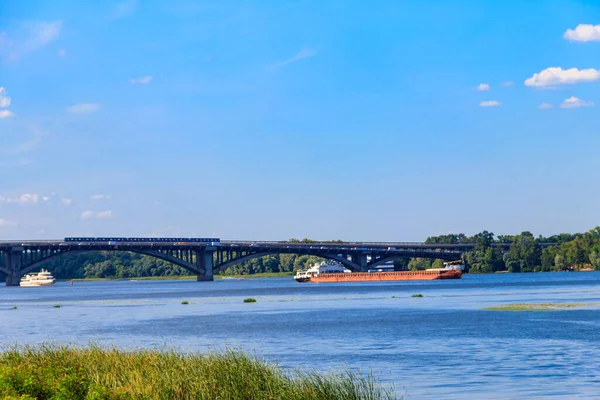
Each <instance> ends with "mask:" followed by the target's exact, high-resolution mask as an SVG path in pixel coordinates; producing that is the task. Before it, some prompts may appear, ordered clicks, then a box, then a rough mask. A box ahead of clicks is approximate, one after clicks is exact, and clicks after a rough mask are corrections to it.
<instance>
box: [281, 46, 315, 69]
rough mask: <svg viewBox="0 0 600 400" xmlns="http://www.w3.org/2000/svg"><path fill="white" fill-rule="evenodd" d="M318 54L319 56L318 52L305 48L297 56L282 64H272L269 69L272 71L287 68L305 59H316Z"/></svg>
mask: <svg viewBox="0 0 600 400" xmlns="http://www.w3.org/2000/svg"><path fill="white" fill-rule="evenodd" d="M316 54H317V51H316V50H312V49H307V48H304V49H302V50H300V51H299V52H298V53H297V54H296V55H295V56H293V57H291V58H288V59H287V60H285V61H282V62H279V63H276V64H272V65H270V66H269V68H271V69H277V68H282V67H285V66H286V65H288V64H291V63H294V62H296V61H300V60H304V59H305V58H311V57H314V56H315V55H316Z"/></svg>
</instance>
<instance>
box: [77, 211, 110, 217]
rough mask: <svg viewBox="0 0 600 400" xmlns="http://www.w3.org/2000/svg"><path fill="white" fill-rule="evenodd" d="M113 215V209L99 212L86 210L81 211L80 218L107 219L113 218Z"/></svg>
mask: <svg viewBox="0 0 600 400" xmlns="http://www.w3.org/2000/svg"><path fill="white" fill-rule="evenodd" d="M112 216H113V212H112V210H106V211H98V212H94V211H84V212H82V213H81V215H80V218H81V219H106V218H111V217H112Z"/></svg>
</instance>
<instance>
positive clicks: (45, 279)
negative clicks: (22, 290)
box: [20, 269, 56, 287]
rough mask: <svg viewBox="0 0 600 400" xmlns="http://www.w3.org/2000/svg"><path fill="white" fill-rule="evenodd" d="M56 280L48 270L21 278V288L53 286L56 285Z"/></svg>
mask: <svg viewBox="0 0 600 400" xmlns="http://www.w3.org/2000/svg"><path fill="white" fill-rule="evenodd" d="M55 281H56V279H54V277H53V276H52V274H51V273H50V272H48V271H46V270H44V269H43V270H42V271H41V272H38V273H37V274H26V275H25V276H24V277H22V278H21V283H20V286H22V287H35V286H51V285H54V282H55Z"/></svg>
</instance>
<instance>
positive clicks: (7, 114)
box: [0, 110, 15, 119]
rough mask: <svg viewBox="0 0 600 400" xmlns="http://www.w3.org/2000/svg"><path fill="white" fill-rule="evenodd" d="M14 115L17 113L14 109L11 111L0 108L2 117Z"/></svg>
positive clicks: (0, 117)
mask: <svg viewBox="0 0 600 400" xmlns="http://www.w3.org/2000/svg"><path fill="white" fill-rule="evenodd" d="M13 115H15V113H14V112H12V111H9V110H0V119H4V118H10V117H12V116H13Z"/></svg>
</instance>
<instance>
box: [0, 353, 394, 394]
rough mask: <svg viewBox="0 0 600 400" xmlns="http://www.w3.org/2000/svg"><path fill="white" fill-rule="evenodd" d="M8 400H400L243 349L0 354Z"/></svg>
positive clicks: (347, 376)
mask: <svg viewBox="0 0 600 400" xmlns="http://www.w3.org/2000/svg"><path fill="white" fill-rule="evenodd" d="M0 397H2V398H8V399H20V400H25V399H27V400H30V399H38V400H45V399H73V400H77V399H89V400H91V399H95V400H96V399H98V400H99V399H107V400H108V399H110V400H112V399H115V400H117V399H211V400H212V399H240V400H242V399H244V400H245V399H255V400H258V399H286V400H287V399H290V400H294V399H298V400H301V399H302V400H304V399H307V400H308V399H353V400H354V399H355V400H359V399H365V400H377V399H393V398H395V395H394V394H393V392H392V391H391V390H387V389H384V388H383V387H382V386H380V385H379V384H378V383H377V382H375V380H374V379H373V377H372V376H370V375H369V376H366V377H365V376H361V375H358V374H356V373H354V372H350V371H347V372H343V373H339V374H328V375H321V374H318V373H316V372H299V371H296V372H293V373H286V372H284V371H282V370H281V369H279V368H277V367H276V366H274V365H271V364H267V363H265V362H263V361H261V360H259V359H256V358H254V357H250V356H248V355H246V354H244V353H241V352H238V351H226V352H222V353H210V354H199V353H192V354H187V353H186V354H184V353H180V352H177V351H174V350H136V351H131V352H126V351H123V350H119V349H117V348H102V347H97V346H89V347H85V348H73V347H67V346H51V345H42V346H40V347H23V348H10V349H6V350H4V351H2V352H0Z"/></svg>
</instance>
